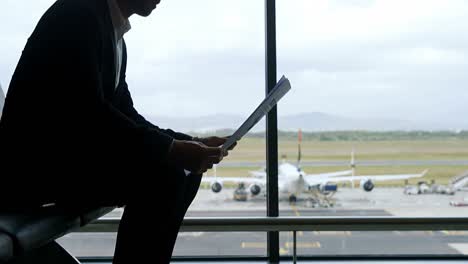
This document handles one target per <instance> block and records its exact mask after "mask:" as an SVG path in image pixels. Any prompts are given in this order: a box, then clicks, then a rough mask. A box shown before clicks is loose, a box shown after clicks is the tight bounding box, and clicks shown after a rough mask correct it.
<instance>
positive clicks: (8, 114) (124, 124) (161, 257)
mask: <svg viewBox="0 0 468 264" xmlns="http://www.w3.org/2000/svg"><path fill="white" fill-rule="evenodd" d="M159 2H160V1H159V0H58V1H57V2H56V3H55V4H54V5H53V6H52V7H51V8H49V10H48V11H47V12H46V13H45V14H44V15H43V17H42V18H41V20H40V21H39V23H38V25H37V26H36V28H35V30H34V32H33V33H32V35H31V36H30V38H29V39H28V42H27V44H26V46H25V48H24V50H23V53H22V56H21V58H20V61H19V62H18V65H17V68H16V70H15V73H14V75H13V77H12V80H11V83H10V87H9V89H8V93H7V96H6V102H5V106H4V111H3V116H2V119H1V121H0V146H1V147H2V151H1V153H2V154H3V157H0V160H1V161H2V162H4V166H2V167H3V168H4V169H3V172H2V185H3V186H13V187H12V188H5V189H4V190H3V191H2V194H1V195H0V207H1V206H3V207H10V208H11V207H15V208H17V207H23V206H24V207H28V208H29V207H36V206H37V207H40V206H42V205H43V204H48V203H55V204H56V205H57V206H62V207H66V208H71V207H73V208H75V207H79V208H81V207H84V208H88V207H96V206H106V205H110V206H115V205H118V206H123V205H125V210H124V214H123V216H122V220H121V223H120V226H119V232H118V236H117V244H116V250H115V256H114V263H147V261H150V262H153V263H168V262H169V261H170V258H171V255H172V250H173V247H174V243H175V240H176V237H177V233H178V230H179V227H180V224H181V222H182V219H183V217H184V215H185V213H186V210H187V208H188V206H189V205H190V203H191V202H192V200H193V198H194V197H195V195H196V192H197V190H198V187H199V184H200V178H201V174H203V173H204V172H205V171H206V170H207V169H209V168H211V167H212V166H213V164H217V163H219V162H220V161H221V160H222V158H223V157H224V156H226V155H227V152H223V151H222V150H221V148H220V146H221V145H222V144H223V143H224V142H225V141H226V138H220V137H208V138H192V137H191V136H189V135H186V134H183V133H178V132H175V131H172V130H170V129H161V128H159V127H157V126H155V125H153V124H152V123H150V122H148V121H147V120H145V118H144V117H142V116H141V115H140V114H139V113H138V112H137V111H136V110H135V108H134V107H133V101H132V98H131V95H130V92H129V89H128V86H127V83H126V79H125V72H126V64H127V52H126V46H125V42H124V39H123V35H124V34H125V33H126V32H127V31H128V30H130V23H129V21H128V18H129V17H130V16H132V15H133V14H138V15H140V16H148V15H150V13H151V12H152V11H153V9H155V8H156V6H157V5H158V4H159ZM156 78H157V77H156ZM174 103H175V104H176V103H177V102H174ZM153 182H156V184H152V183H153ZM14 187H20V188H21V190H18V189H15V188H14ZM22 192H24V193H28V195H24V196H22V195H19V194H21V193H22ZM11 197H20V198H17V199H13V200H12V199H11ZM6 201H8V203H7V202H6ZM6 203H7V204H6ZM143 261H144V262H143Z"/></svg>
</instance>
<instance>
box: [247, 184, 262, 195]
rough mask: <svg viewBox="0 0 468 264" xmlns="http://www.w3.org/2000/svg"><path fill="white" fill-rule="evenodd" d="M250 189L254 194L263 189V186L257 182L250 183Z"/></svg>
mask: <svg viewBox="0 0 468 264" xmlns="http://www.w3.org/2000/svg"><path fill="white" fill-rule="evenodd" d="M249 190H250V192H251V193H252V195H258V194H260V192H261V191H262V188H261V187H260V186H259V185H257V184H252V185H250V187H249Z"/></svg>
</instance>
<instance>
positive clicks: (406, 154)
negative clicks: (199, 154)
mask: <svg viewBox="0 0 468 264" xmlns="http://www.w3.org/2000/svg"><path fill="white" fill-rule="evenodd" d="M301 148H302V160H303V161H343V162H349V160H350V153H351V151H352V149H353V148H354V150H355V159H356V161H358V162H359V160H386V161H391V160H415V161H419V160H421V161H430V160H468V140H421V141H366V142H365V141H354V142H353V141H334V142H322V141H305V142H302V145H301ZM278 150H279V151H278V152H279V153H278V154H279V159H280V160H281V159H282V157H283V156H285V160H286V161H289V162H292V163H295V162H296V159H297V141H295V140H289V141H286V140H280V141H279V149H278ZM246 161H250V162H258V163H264V162H265V140H264V139H258V138H247V139H243V140H242V141H241V142H239V144H238V146H237V148H236V149H235V150H234V151H232V152H231V153H230V155H229V157H227V158H226V159H225V160H224V161H223V162H246ZM258 169H261V168H252V167H222V166H220V167H218V169H217V173H218V176H225V177H229V176H231V177H234V176H236V177H243V176H245V177H247V176H248V175H249V171H251V170H258ZM346 169H349V166H331V167H311V166H308V167H303V170H304V171H305V172H307V173H309V174H313V173H322V172H330V171H338V170H346ZM425 169H428V170H429V172H428V173H427V174H426V176H425V177H424V178H419V179H413V180H410V181H409V182H408V183H409V184H416V183H417V182H418V181H427V182H431V181H432V180H434V181H435V182H436V183H439V184H447V183H448V182H449V180H450V179H451V178H453V177H454V176H456V175H459V174H461V173H463V172H465V171H468V166H447V165H441V166H436V165H432V166H425V167H422V166H366V167H362V166H359V167H357V168H356V175H375V174H379V175H380V174H402V173H420V172H422V171H423V170H425ZM207 175H209V176H211V175H213V172H212V171H208V173H207ZM404 185H405V182H404V181H394V182H391V181H389V182H377V183H376V186H404Z"/></svg>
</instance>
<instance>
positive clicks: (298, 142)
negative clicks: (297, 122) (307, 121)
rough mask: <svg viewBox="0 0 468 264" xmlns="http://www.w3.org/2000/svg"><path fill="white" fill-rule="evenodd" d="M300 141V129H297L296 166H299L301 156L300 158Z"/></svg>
mask: <svg viewBox="0 0 468 264" xmlns="http://www.w3.org/2000/svg"><path fill="white" fill-rule="evenodd" d="M301 143H302V130H301V129H299V132H298V133H297V167H298V168H300V167H301V158H302V151H301Z"/></svg>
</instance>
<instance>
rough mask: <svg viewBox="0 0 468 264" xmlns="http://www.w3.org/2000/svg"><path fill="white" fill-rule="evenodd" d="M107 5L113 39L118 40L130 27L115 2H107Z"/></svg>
mask: <svg viewBox="0 0 468 264" xmlns="http://www.w3.org/2000/svg"><path fill="white" fill-rule="evenodd" d="M107 4H108V6H109V11H110V15H111V18H112V25H113V26H114V32H115V37H116V39H117V40H120V39H122V38H123V35H124V34H125V33H127V32H128V31H129V30H130V29H131V28H132V26H131V25H130V21H128V19H127V18H125V17H124V16H123V15H122V12H121V11H120V7H119V5H118V4H117V1H116V0H107Z"/></svg>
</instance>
